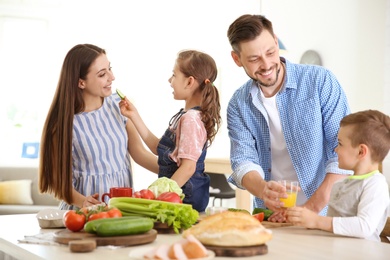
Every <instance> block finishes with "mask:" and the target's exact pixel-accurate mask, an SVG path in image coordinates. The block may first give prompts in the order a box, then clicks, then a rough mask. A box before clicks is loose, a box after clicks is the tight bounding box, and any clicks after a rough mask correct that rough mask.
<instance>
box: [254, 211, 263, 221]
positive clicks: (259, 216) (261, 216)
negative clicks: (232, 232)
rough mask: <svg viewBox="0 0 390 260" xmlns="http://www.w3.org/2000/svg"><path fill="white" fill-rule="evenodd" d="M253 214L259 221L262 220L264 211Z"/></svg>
mask: <svg viewBox="0 0 390 260" xmlns="http://www.w3.org/2000/svg"><path fill="white" fill-rule="evenodd" d="M253 216H254V217H255V218H256V219H257V220H258V221H260V222H262V221H263V220H264V212H260V213H257V214H255V215H253Z"/></svg>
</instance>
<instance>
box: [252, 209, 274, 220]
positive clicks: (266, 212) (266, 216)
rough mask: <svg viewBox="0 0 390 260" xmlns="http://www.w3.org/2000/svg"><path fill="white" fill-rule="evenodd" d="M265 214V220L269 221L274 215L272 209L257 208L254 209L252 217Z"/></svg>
mask: <svg viewBox="0 0 390 260" xmlns="http://www.w3.org/2000/svg"><path fill="white" fill-rule="evenodd" d="M261 212H264V220H268V218H269V217H270V216H271V215H272V214H273V213H274V212H273V211H272V210H270V209H262V208H255V209H253V212H252V215H255V214H258V213H261Z"/></svg>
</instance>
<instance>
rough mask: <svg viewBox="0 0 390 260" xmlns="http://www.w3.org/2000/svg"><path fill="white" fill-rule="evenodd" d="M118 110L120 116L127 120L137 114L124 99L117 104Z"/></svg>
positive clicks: (133, 107)
mask: <svg viewBox="0 0 390 260" xmlns="http://www.w3.org/2000/svg"><path fill="white" fill-rule="evenodd" d="M119 108H120V110H121V113H122V115H124V116H125V117H127V118H131V117H132V116H133V115H134V114H136V113H138V111H137V108H136V107H135V106H134V105H133V103H131V102H130V100H128V99H127V97H125V98H124V99H122V100H121V101H120V102H119Z"/></svg>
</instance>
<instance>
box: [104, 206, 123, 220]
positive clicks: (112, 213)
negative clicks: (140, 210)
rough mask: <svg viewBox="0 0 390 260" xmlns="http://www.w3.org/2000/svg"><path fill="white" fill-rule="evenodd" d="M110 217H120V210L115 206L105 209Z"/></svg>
mask: <svg viewBox="0 0 390 260" xmlns="http://www.w3.org/2000/svg"><path fill="white" fill-rule="evenodd" d="M107 213H108V215H109V216H110V218H120V217H122V212H121V211H120V210H119V209H117V208H111V209H109V210H108V211H107Z"/></svg>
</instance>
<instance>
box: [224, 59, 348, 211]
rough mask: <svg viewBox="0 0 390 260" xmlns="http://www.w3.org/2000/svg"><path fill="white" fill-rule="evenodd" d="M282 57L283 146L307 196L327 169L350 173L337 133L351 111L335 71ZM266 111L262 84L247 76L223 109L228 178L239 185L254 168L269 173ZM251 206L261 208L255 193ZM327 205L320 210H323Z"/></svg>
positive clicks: (280, 106)
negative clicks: (340, 153)
mask: <svg viewBox="0 0 390 260" xmlns="http://www.w3.org/2000/svg"><path fill="white" fill-rule="evenodd" d="M281 60H282V62H285V63H286V78H285V82H284V85H283V87H282V89H281V90H280V91H279V93H278V94H277V97H276V104H277V107H278V110H279V115H280V120H281V125H282V131H283V134H284V137H285V139H286V143H287V150H288V153H289V155H290V157H291V160H292V163H293V166H294V169H295V171H296V173H297V175H298V180H299V183H300V186H301V189H302V191H303V192H304V193H305V195H306V197H307V198H310V197H311V196H312V195H313V193H314V192H315V191H316V190H317V188H318V187H319V186H320V185H321V183H322V182H323V180H324V178H325V175H326V173H336V174H352V173H351V172H350V171H345V170H341V169H340V168H339V167H338V162H337V154H336V153H335V151H334V149H335V148H336V146H337V133H338V130H339V124H340V120H341V119H342V118H343V117H344V116H346V115H347V114H349V113H350V109H349V106H348V102H347V98H346V95H345V93H344V91H343V89H342V88H341V86H340V84H339V82H338V81H337V79H336V78H335V76H334V75H333V74H332V73H331V72H330V71H329V70H327V69H325V68H324V67H321V66H313V65H302V64H293V63H290V62H289V61H287V60H285V59H284V58H281ZM267 120H268V116H267V112H266V110H265V108H264V106H263V105H262V103H261V101H260V90H259V88H258V87H257V84H256V82H255V81H254V80H252V79H250V80H249V81H247V82H246V83H245V84H244V85H243V86H242V87H240V88H239V89H238V90H236V92H235V93H234V94H233V96H232V98H231V100H230V102H229V105H228V109H227V127H228V130H229V137H230V143H231V144H230V145H231V151H230V160H231V165H232V169H233V173H232V174H231V176H230V177H229V179H228V180H229V182H231V183H232V184H234V185H236V186H237V187H238V188H241V189H244V187H243V186H242V185H241V181H242V178H243V176H244V175H245V174H246V173H248V172H249V171H257V172H259V173H260V174H261V176H262V177H263V178H264V180H266V181H269V180H271V179H272V169H271V160H272V158H271V141H270V133H269V127H268V121H267ZM253 207H254V208H265V205H264V202H263V201H262V200H261V199H260V198H257V197H254V201H253ZM326 210H327V207H325V208H324V209H323V210H322V212H321V213H320V214H321V215H324V214H326Z"/></svg>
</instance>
